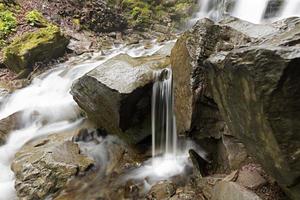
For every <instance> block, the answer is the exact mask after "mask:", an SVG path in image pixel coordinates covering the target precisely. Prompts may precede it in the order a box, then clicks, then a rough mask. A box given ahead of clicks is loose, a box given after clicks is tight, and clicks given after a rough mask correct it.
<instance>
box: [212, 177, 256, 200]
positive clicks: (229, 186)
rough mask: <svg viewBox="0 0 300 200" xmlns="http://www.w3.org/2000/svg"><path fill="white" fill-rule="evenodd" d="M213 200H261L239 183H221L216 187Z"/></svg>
mask: <svg viewBox="0 0 300 200" xmlns="http://www.w3.org/2000/svg"><path fill="white" fill-rule="evenodd" d="M212 200H261V198H260V197H259V196H257V195H256V194H255V193H253V192H251V191H250V190H247V189H246V188H244V187H242V186H240V185H239V184H237V183H234V182H226V181H221V182H219V183H218V184H217V185H216V186H215V187H214V191H213V196H212Z"/></svg>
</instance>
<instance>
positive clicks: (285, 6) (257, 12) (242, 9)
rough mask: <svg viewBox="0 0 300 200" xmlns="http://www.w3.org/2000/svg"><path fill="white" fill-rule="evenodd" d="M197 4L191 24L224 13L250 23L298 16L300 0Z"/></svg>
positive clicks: (222, 0)
mask: <svg viewBox="0 0 300 200" xmlns="http://www.w3.org/2000/svg"><path fill="white" fill-rule="evenodd" d="M198 4H199V11H198V12H197V13H196V14H195V16H194V18H193V19H192V20H191V22H190V23H191V24H194V23H195V22H196V21H197V20H198V19H199V18H203V17H209V18H212V19H214V20H220V19H221V18H222V16H223V15H224V14H229V15H232V16H235V17H238V18H240V19H243V20H246V21H249V22H252V23H264V22H269V21H275V20H279V19H283V18H287V17H293V16H300V0H284V1H283V2H282V1H277V0H198ZM270 13H271V14H270Z"/></svg>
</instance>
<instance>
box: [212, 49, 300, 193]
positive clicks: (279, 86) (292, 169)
mask: <svg viewBox="0 0 300 200" xmlns="http://www.w3.org/2000/svg"><path fill="white" fill-rule="evenodd" d="M211 61H212V62H211V69H210V80H211V82H210V84H211V87H212V88H213V94H214V95H213V96H214V99H215V100H216V101H217V103H218V105H219V108H220V110H221V113H222V115H223V117H224V119H225V121H226V123H227V125H228V127H229V129H230V130H231V132H232V133H233V134H234V135H235V136H236V137H238V138H239V139H240V140H241V141H242V142H243V143H244V144H245V145H246V147H247V149H248V151H249V152H250V153H251V154H252V155H254V157H255V158H256V159H258V160H259V161H260V163H262V164H263V166H264V167H265V168H266V169H267V171H268V172H269V173H270V174H271V175H273V176H274V177H275V178H276V179H277V180H278V182H279V183H280V184H282V185H284V186H285V187H286V188H289V189H288V190H289V191H291V192H292V191H293V192H292V193H294V192H295V194H294V195H296V196H294V199H299V198H300V196H299V195H300V193H299V191H300V182H299V178H298V177H299V176H300V154H299V148H300V136H299V134H298V133H299V131H300V123H299V122H300V114H299V112H300V107H299V105H300V102H299V98H300V81H299V79H298V76H299V75H300V68H299V67H298V66H299V65H300V51H299V48H294V47H284V48H282V47H277V48H276V47H271V46H269V47H267V46H253V47H250V48H244V49H240V50H236V51H234V52H231V53H230V54H228V55H227V56H226V57H224V58H223V61H222V63H223V64H220V62H218V63H214V61H213V59H212V60H211Z"/></svg>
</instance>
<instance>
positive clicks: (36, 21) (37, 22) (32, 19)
mask: <svg viewBox="0 0 300 200" xmlns="http://www.w3.org/2000/svg"><path fill="white" fill-rule="evenodd" d="M25 19H26V21H27V23H28V24H30V25H31V26H38V27H41V26H47V25H48V23H49V22H48V21H47V20H46V19H45V18H44V16H43V15H42V13H40V12H39V11H37V10H32V11H30V12H28V13H27V14H26V15H25Z"/></svg>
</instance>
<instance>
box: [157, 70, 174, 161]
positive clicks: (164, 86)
mask: <svg viewBox="0 0 300 200" xmlns="http://www.w3.org/2000/svg"><path fill="white" fill-rule="evenodd" d="M154 80H155V82H154V84H153V93H152V156H153V157H155V156H157V155H161V154H165V153H167V154H176V149H177V133H176V119H175V115H174V111H173V107H174V102H173V74H172V70H171V69H163V70H161V71H156V72H154Z"/></svg>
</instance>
